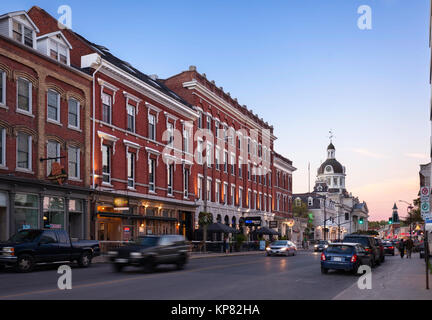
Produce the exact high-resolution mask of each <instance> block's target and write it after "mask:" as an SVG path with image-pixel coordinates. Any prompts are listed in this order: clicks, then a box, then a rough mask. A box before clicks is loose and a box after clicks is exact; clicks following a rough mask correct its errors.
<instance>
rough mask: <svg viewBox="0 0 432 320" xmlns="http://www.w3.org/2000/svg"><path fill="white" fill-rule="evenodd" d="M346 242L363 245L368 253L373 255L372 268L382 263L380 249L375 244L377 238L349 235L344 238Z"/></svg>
mask: <svg viewBox="0 0 432 320" xmlns="http://www.w3.org/2000/svg"><path fill="white" fill-rule="evenodd" d="M344 242H349V243H359V244H361V245H362V246H363V247H364V248H365V250H366V252H368V253H369V254H370V255H372V257H373V259H372V264H371V265H372V268H373V267H375V266H376V265H379V264H380V263H381V257H380V254H381V253H380V249H379V248H378V247H377V246H376V244H375V238H374V237H373V236H368V235H360V234H348V235H346V236H345V237H344Z"/></svg>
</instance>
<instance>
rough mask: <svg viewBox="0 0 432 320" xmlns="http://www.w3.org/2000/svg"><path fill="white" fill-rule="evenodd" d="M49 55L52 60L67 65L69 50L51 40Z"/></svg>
mask: <svg viewBox="0 0 432 320" xmlns="http://www.w3.org/2000/svg"><path fill="white" fill-rule="evenodd" d="M49 54H50V57H51V58H53V59H55V60H57V61H60V62H61V63H64V64H67V61H68V59H67V48H66V46H64V45H62V44H60V43H59V42H57V41H55V40H52V39H50V41H49Z"/></svg>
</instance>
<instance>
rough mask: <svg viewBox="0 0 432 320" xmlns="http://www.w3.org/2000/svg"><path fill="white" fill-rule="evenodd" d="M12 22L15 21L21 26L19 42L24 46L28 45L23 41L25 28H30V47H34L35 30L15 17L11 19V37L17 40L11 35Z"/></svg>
mask: <svg viewBox="0 0 432 320" xmlns="http://www.w3.org/2000/svg"><path fill="white" fill-rule="evenodd" d="M14 22H16V23H17V24H18V25H19V26H20V27H21V40H20V41H19V42H20V43H21V44H23V45H25V46H26V47H30V46H28V45H27V44H26V43H25V29H28V30H31V32H32V46H31V47H30V48H33V49H34V48H35V44H36V39H35V31H34V30H33V29H32V28H29V27H28V26H27V25H25V24H24V23H22V22H20V21H18V20H16V19H12V23H11V28H12V29H11V34H12V39H13V40H15V41H17V40H16V39H15V38H14V36H13V32H14V30H13V25H14Z"/></svg>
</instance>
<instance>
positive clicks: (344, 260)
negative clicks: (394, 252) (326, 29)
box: [321, 242, 372, 274]
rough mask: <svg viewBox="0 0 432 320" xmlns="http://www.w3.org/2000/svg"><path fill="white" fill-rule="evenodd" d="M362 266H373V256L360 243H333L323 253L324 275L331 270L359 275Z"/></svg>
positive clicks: (322, 266)
mask: <svg viewBox="0 0 432 320" xmlns="http://www.w3.org/2000/svg"><path fill="white" fill-rule="evenodd" d="M361 265H368V266H372V255H370V254H369V253H368V252H367V251H366V250H365V248H364V247H363V246H362V245H360V244H358V243H345V242H342V243H331V244H329V246H328V247H327V248H326V249H325V250H324V251H323V253H321V272H322V273H324V274H326V273H327V272H328V271H329V270H330V269H336V270H345V271H351V272H352V273H353V274H357V271H358V268H359V267H360V266H361Z"/></svg>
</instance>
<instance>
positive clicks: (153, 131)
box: [148, 113, 157, 141]
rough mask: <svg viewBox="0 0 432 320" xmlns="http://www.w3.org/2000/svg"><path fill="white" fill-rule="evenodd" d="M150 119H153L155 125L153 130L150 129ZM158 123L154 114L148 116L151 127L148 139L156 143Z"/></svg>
mask: <svg viewBox="0 0 432 320" xmlns="http://www.w3.org/2000/svg"><path fill="white" fill-rule="evenodd" d="M150 119H153V124H152V125H153V130H151V127H150V124H151V122H150ZM156 123H157V121H156V116H155V115H154V114H151V113H149V115H148V126H149V129H148V138H149V139H150V140H152V141H156V140H157V139H156ZM150 133H151V135H150Z"/></svg>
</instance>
